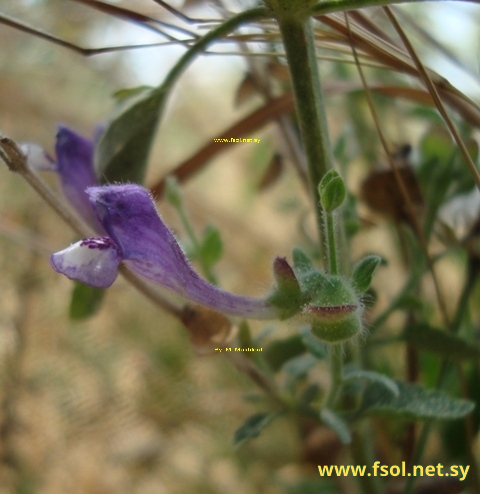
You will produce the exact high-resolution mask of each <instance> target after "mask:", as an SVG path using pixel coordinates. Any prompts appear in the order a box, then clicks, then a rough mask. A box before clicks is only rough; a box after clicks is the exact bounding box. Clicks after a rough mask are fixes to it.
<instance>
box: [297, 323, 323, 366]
mask: <svg viewBox="0 0 480 494" xmlns="http://www.w3.org/2000/svg"><path fill="white" fill-rule="evenodd" d="M301 335H302V343H303V344H304V345H305V347H306V348H307V350H308V351H309V352H310V353H311V354H312V355H313V356H314V357H316V358H317V359H318V360H324V359H326V358H327V356H328V347H327V345H326V344H325V343H323V342H322V341H321V340H319V339H318V338H317V337H316V336H314V335H313V334H312V330H311V328H310V326H307V327H305V328H302V330H301Z"/></svg>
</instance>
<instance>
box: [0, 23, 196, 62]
mask: <svg viewBox="0 0 480 494" xmlns="http://www.w3.org/2000/svg"><path fill="white" fill-rule="evenodd" d="M0 24H5V25H6V26H10V27H13V28H14V29H17V30H18V31H22V32H24V33H27V34H31V35H32V36H35V37H37V38H40V39H44V40H46V41H49V42H50V43H53V44H55V45H58V46H61V47H62V48H67V49H68V50H71V51H74V52H75V53H78V54H80V55H82V56H84V57H90V56H93V55H100V54H101V53H110V52H116V51H126V50H134V49H143V48H153V47H158V46H166V45H171V44H179V43H180V44H185V43H188V42H189V41H195V40H193V39H192V40H181V41H163V42H160V43H148V44H141V45H122V46H107V47H103V48H84V47H82V46H79V45H76V44H75V43H71V42H69V41H66V40H64V39H61V38H59V37H57V36H54V35H53V34H50V33H47V32H45V31H43V30H41V29H37V28H35V27H33V26H30V25H29V24H26V23H25V22H22V21H19V20H17V19H13V18H12V17H9V16H7V15H5V14H0ZM159 32H161V31H159Z"/></svg>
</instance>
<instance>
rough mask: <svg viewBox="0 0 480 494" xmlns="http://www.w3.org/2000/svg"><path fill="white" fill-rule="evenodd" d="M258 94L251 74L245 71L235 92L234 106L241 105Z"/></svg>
mask: <svg viewBox="0 0 480 494" xmlns="http://www.w3.org/2000/svg"><path fill="white" fill-rule="evenodd" d="M257 94H258V88H257V85H256V84H255V80H254V78H253V76H252V74H250V73H247V74H246V75H245V77H244V78H243V80H242V82H241V83H240V85H239V86H238V88H237V90H236V92H235V99H234V104H235V107H236V108H238V107H239V106H241V105H243V103H246V102H247V101H250V100H251V99H252V98H253V97H254V96H256V95H257Z"/></svg>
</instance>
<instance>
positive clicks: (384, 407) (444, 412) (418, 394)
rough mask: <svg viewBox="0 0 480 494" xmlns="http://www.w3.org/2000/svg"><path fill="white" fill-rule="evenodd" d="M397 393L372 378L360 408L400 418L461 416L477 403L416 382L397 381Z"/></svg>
mask: <svg viewBox="0 0 480 494" xmlns="http://www.w3.org/2000/svg"><path fill="white" fill-rule="evenodd" d="M397 385H398V389H399V394H398V396H394V395H393V394H392V393H391V392H390V391H389V390H388V391H387V390H386V388H385V386H384V385H383V384H379V383H378V382H373V383H371V384H369V386H368V387H367V388H366V389H365V392H364V395H363V398H362V403H361V406H360V411H362V412H366V413H367V414H369V415H383V416H388V417H393V418H397V419H407V420H422V419H458V418H461V417H464V416H465V415H467V414H468V413H470V412H471V411H472V410H473V408H474V407H475V404H474V403H473V402H471V401H468V400H463V399H460V398H452V397H451V396H449V395H447V394H446V393H443V392H442V391H436V390H428V389H425V388H423V387H422V386H419V385H416V384H407V383H402V382H399V381H397Z"/></svg>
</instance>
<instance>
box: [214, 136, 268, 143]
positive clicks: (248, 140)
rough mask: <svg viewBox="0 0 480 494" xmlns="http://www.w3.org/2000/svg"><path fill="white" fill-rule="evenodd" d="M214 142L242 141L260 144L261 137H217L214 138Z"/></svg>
mask: <svg viewBox="0 0 480 494" xmlns="http://www.w3.org/2000/svg"><path fill="white" fill-rule="evenodd" d="M213 142H219V143H225V142H228V143H233V144H235V143H241V142H255V143H257V144H260V139H255V138H251V137H217V138H216V139H213Z"/></svg>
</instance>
